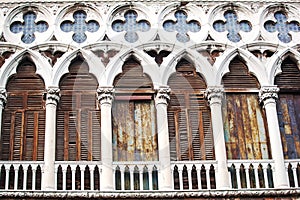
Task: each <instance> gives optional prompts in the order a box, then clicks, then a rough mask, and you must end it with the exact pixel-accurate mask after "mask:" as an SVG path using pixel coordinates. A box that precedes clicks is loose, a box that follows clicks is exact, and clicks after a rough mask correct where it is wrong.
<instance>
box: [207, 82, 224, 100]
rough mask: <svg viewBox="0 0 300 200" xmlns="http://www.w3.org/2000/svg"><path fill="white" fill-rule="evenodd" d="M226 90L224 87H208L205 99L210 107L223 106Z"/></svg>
mask: <svg viewBox="0 0 300 200" xmlns="http://www.w3.org/2000/svg"><path fill="white" fill-rule="evenodd" d="M223 93H224V88H223V86H214V87H208V88H207V89H206V91H205V97H206V98H207V100H208V103H209V104H210V105H213V104H215V103H216V104H222V98H223Z"/></svg>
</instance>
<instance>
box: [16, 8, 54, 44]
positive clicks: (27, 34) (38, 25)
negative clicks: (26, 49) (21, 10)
mask: <svg viewBox="0 0 300 200" xmlns="http://www.w3.org/2000/svg"><path fill="white" fill-rule="evenodd" d="M36 18H37V15H36V14H35V13H34V12H32V11H29V12H27V13H25V14H24V15H23V20H24V22H20V21H15V22H13V23H12V24H11V25H10V31H11V32H12V33H20V32H23V35H22V38H21V40H22V42H24V43H25V44H30V43H32V42H33V41H34V40H35V34H34V33H35V32H40V33H42V32H45V31H47V29H48V24H47V22H45V21H38V22H36Z"/></svg>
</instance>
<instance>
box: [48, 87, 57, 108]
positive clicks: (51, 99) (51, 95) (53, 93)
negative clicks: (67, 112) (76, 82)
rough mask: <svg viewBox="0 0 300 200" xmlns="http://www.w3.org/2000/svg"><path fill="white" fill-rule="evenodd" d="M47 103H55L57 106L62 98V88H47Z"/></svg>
mask: <svg viewBox="0 0 300 200" xmlns="http://www.w3.org/2000/svg"><path fill="white" fill-rule="evenodd" d="M45 94H46V105H47V104H53V105H55V106H57V104H58V102H59V99H60V89H59V88H57V87H50V88H48V89H47V90H46V93H45Z"/></svg>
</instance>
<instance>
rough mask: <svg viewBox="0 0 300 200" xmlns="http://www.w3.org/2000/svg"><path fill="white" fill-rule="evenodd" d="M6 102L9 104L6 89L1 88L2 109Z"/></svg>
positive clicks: (0, 102) (0, 103)
mask: <svg viewBox="0 0 300 200" xmlns="http://www.w3.org/2000/svg"><path fill="white" fill-rule="evenodd" d="M6 102H7V92H6V89H4V88H1V89H0V106H1V108H4V106H5V104H6Z"/></svg>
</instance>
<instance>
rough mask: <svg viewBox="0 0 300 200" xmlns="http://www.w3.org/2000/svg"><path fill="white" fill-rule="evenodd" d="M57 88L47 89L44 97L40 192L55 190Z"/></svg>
mask: <svg viewBox="0 0 300 200" xmlns="http://www.w3.org/2000/svg"><path fill="white" fill-rule="evenodd" d="M59 92H60V90H59V88H57V87H50V88H48V89H47V93H46V94H45V95H46V124H45V128H46V130H45V149H44V170H43V176H42V190H56V185H55V176H56V174H55V145H56V144H55V139H56V108H57V104H58V102H59V99H60V93H59Z"/></svg>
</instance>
